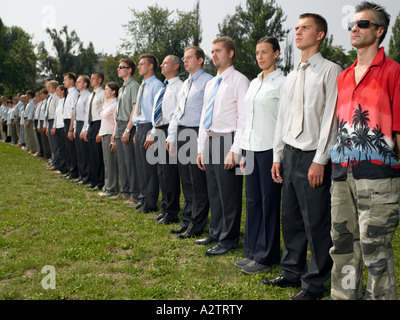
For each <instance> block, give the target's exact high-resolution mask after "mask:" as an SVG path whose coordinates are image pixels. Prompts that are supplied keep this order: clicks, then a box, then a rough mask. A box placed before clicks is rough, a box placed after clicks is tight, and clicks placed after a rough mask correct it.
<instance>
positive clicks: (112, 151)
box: [96, 82, 119, 196]
mask: <svg viewBox="0 0 400 320" xmlns="http://www.w3.org/2000/svg"><path fill="white" fill-rule="evenodd" d="M118 90H119V86H118V84H117V83H115V82H110V83H107V85H106V87H105V89H104V96H105V98H106V100H105V101H104V104H103V108H102V109H101V112H100V117H101V126H100V130H99V133H98V135H97V137H96V142H97V143H100V142H101V144H102V148H103V160H104V188H103V192H100V193H99V195H100V196H112V195H115V194H117V193H118V192H119V184H118V165H117V153H116V152H117V148H116V145H115V142H111V136H112V135H113V133H114V128H115V117H114V114H115V110H116V108H117V105H118V99H117V98H118Z"/></svg>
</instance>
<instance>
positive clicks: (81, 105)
mask: <svg viewBox="0 0 400 320" xmlns="http://www.w3.org/2000/svg"><path fill="white" fill-rule="evenodd" d="M89 97H90V91H89V90H87V89H86V90H85V91H83V92H81V93H80V94H79V96H78V99H77V100H76V104H75V118H74V130H76V122H77V121H83V122H85V119H86V117H87V113H88V108H89Z"/></svg>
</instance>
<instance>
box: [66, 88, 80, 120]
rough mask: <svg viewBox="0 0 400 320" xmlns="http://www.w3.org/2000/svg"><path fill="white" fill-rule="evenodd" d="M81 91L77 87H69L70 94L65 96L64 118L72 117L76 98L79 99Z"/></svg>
mask: <svg viewBox="0 0 400 320" xmlns="http://www.w3.org/2000/svg"><path fill="white" fill-rule="evenodd" d="M78 96H79V91H78V90H77V89H76V88H75V87H72V88H69V89H68V95H67V97H66V98H65V104H64V109H63V118H64V119H71V117H72V110H73V109H74V108H75V103H76V99H78Z"/></svg>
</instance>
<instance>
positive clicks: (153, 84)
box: [132, 75, 162, 126]
mask: <svg viewBox="0 0 400 320" xmlns="http://www.w3.org/2000/svg"><path fill="white" fill-rule="evenodd" d="M144 82H145V86H144V88H143V94H142V99H141V112H140V115H139V116H138V115H137V112H136V111H137V105H136V108H135V111H134V115H133V117H132V123H133V124H134V125H135V126H137V125H138V124H142V123H148V122H150V123H151V118H152V112H153V105H154V98H155V96H156V94H157V93H158V91H159V90H160V89H161V87H162V82H161V81H160V80H158V79H157V78H156V76H155V75H154V76H152V77H150V78H148V79H146V80H144ZM137 100H138V101H139V97H138V99H137ZM138 101H137V102H136V104H137V103H138Z"/></svg>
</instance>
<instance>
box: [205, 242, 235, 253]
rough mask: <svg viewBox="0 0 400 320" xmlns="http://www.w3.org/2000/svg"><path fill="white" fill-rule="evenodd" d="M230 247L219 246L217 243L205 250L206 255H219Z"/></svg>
mask: <svg viewBox="0 0 400 320" xmlns="http://www.w3.org/2000/svg"><path fill="white" fill-rule="evenodd" d="M229 250H230V249H226V248H224V247H221V246H220V245H219V244H217V245H216V246H214V247H212V248H211V249H208V250H207V251H206V255H207V256H220V255H223V254H225V253H227V252H228V251H229Z"/></svg>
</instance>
